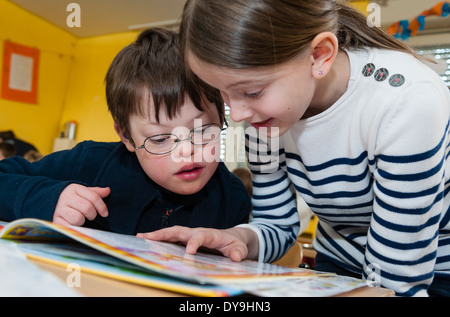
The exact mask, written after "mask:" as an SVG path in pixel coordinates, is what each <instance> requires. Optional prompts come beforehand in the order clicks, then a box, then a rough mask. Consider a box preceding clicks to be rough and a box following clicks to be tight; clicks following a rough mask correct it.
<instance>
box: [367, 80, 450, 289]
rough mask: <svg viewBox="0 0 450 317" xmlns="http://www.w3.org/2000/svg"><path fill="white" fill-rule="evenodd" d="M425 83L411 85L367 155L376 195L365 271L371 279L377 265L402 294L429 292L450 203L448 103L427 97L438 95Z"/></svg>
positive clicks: (384, 282)
mask: <svg viewBox="0 0 450 317" xmlns="http://www.w3.org/2000/svg"><path fill="white" fill-rule="evenodd" d="M423 89H424V88H423V87H422V91H417V92H416V93H413V92H411V91H409V93H410V94H411V96H414V98H406V99H405V100H408V103H405V104H404V105H402V107H399V108H398V109H400V110H399V112H401V113H394V114H393V115H392V117H391V120H390V121H388V122H387V124H386V125H385V126H383V129H382V130H380V131H381V132H380V133H381V135H380V136H379V138H378V141H377V146H376V151H375V155H374V157H373V158H370V157H369V159H370V164H371V165H372V166H374V167H375V168H374V174H373V176H374V196H375V197H374V205H373V214H372V220H371V225H370V230H369V232H368V236H367V247H366V254H365V262H364V263H363V264H364V270H363V272H365V275H366V277H369V279H370V276H368V274H367V272H371V270H377V271H378V274H379V276H380V278H381V284H382V285H383V286H385V287H388V288H391V289H393V290H395V291H396V293H397V295H403V296H413V295H427V288H428V286H429V285H430V284H431V282H432V279H433V277H434V274H435V264H436V257H437V249H438V242H439V230H440V228H439V227H440V221H441V216H442V215H443V214H445V213H446V212H447V210H446V208H445V205H446V204H448V202H447V203H446V202H445V199H446V198H445V193H446V186H447V184H446V178H448V176H447V177H446V171H445V166H446V164H445V162H446V160H447V156H448V152H447V151H448V148H447V147H448V143H449V137H448V131H449V117H448V107H449V105H448V104H445V103H444V102H442V101H440V102H439V99H438V98H436V99H435V100H430V96H436V97H439V96H438V95H439V93H438V92H437V90H436V89H434V88H433V87H428V89H430V92H429V93H423ZM433 92H434V94H433ZM442 99H444V98H441V100H442ZM444 100H445V99H444ZM424 105H426V107H424ZM443 114H447V115H443ZM447 165H448V164H447ZM447 173H448V171H447ZM369 275H370V274H369Z"/></svg>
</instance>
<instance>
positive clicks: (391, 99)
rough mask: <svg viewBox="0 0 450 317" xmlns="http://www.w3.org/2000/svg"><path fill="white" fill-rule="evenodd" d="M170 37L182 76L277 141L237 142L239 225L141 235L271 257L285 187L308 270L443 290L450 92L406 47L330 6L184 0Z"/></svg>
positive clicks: (283, 235)
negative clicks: (244, 156) (246, 177)
mask: <svg viewBox="0 0 450 317" xmlns="http://www.w3.org/2000/svg"><path fill="white" fill-rule="evenodd" d="M180 33H181V36H182V47H183V50H184V57H185V59H186V61H187V64H188V65H189V67H190V70H191V71H192V73H193V76H197V77H199V78H200V79H201V80H203V81H204V82H206V83H207V84H209V85H211V86H213V87H215V88H217V89H219V90H220V91H221V93H222V96H223V98H224V100H225V102H226V103H227V104H228V105H229V106H230V108H231V117H232V119H233V120H235V121H241V120H245V121H246V122H248V123H250V124H251V125H253V127H254V128H255V129H258V130H259V132H263V134H264V137H265V135H266V134H267V136H269V137H270V138H271V139H272V140H273V139H277V142H267V143H268V144H267V146H268V147H270V146H272V145H273V144H278V145H279V146H277V147H272V148H269V149H268V150H266V148H265V147H263V146H261V144H260V143H261V142H263V141H264V140H262V139H264V137H263V138H260V137H256V136H248V137H247V139H248V156H249V167H250V169H251V170H252V174H253V205H254V210H253V219H252V221H251V223H250V224H248V225H241V226H239V227H235V228H232V229H227V230H205V229H202V228H198V229H188V228H180V227H177V228H172V229H168V230H167V229H166V230H163V231H159V232H156V233H153V234H148V235H142V236H143V237H147V238H150V239H159V240H168V241H183V242H185V243H187V252H189V253H194V252H196V250H197V249H198V247H199V246H201V245H203V246H205V247H208V248H215V249H218V250H220V251H221V252H222V253H223V254H224V255H226V256H229V257H231V258H232V259H233V260H236V261H239V260H241V259H243V258H250V259H257V258H258V259H259V260H260V261H268V262H272V261H275V260H276V259H278V258H280V257H281V256H282V255H283V254H284V253H285V252H286V251H287V250H288V249H289V247H290V246H291V245H292V244H293V243H294V242H295V240H296V236H297V232H298V228H299V220H298V215H297V209H296V205H295V190H297V191H298V192H300V193H301V195H302V197H303V199H304V200H305V201H306V202H307V203H308V205H309V206H310V207H311V209H312V211H313V212H314V213H315V214H316V215H317V216H318V218H319V224H318V227H317V232H316V240H315V242H314V246H315V249H316V251H317V252H318V255H317V258H316V263H317V265H316V269H317V270H322V271H332V272H336V273H339V274H345V275H353V276H357V277H363V278H366V279H367V280H368V281H371V282H375V283H377V284H378V285H381V286H383V287H387V288H390V289H392V290H394V291H395V292H396V294H397V295H402V296H412V295H424V296H426V295H439V294H440V295H449V294H450V293H449V291H450V287H449V285H450V222H449V220H450V212H449V211H448V209H449V204H450V195H448V190H447V188H448V186H447V183H448V175H449V171H448V169H449V168H450V162H449V161H448V160H447V147H448V144H449V137H448V128H449V125H448V124H449V116H450V94H449V91H448V88H447V87H446V86H445V85H444V83H443V82H442V81H441V80H440V78H439V77H438V76H437V75H436V74H435V73H433V72H432V71H431V70H430V69H428V68H427V67H426V66H424V64H422V63H421V61H420V60H419V59H418V56H416V54H415V53H414V52H413V51H412V50H411V49H410V48H408V47H407V46H405V45H404V44H402V43H400V42H398V41H396V40H395V39H394V38H392V37H390V36H389V35H387V34H385V33H384V32H383V31H382V30H380V29H379V28H375V27H370V26H368V24H367V22H366V18H365V17H364V15H362V14H360V13H358V12H357V11H356V10H354V9H352V8H350V7H347V6H345V5H343V4H340V3H339V2H338V1H330V0H316V1H306V0H284V1H280V0H230V1H222V0H190V1H188V2H187V4H186V6H185V10H184V14H183V19H182V24H181V29H180ZM260 134H261V133H260ZM254 157H256V159H254ZM274 162H276V163H277V164H275V166H276V168H274V164H273V163H274Z"/></svg>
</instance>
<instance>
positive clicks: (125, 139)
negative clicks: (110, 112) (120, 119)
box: [114, 122, 135, 152]
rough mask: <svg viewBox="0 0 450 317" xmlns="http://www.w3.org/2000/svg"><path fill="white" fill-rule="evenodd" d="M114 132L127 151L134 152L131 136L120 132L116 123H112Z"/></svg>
mask: <svg viewBox="0 0 450 317" xmlns="http://www.w3.org/2000/svg"><path fill="white" fill-rule="evenodd" d="M114 130H116V133H117V135H118V136H119V138H120V141H122V143H123V144H124V145H125V146H126V147H127V149H128V151H130V152H134V151H135V149H134V146H133V142H132V140H131V136H129V135H127V132H125V131H122V130H121V129H120V127H119V125H118V124H117V123H115V122H114Z"/></svg>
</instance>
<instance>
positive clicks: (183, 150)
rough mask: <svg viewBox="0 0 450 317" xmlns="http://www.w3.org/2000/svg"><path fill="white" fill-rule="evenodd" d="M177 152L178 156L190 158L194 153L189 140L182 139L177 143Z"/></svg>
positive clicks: (192, 145)
mask: <svg viewBox="0 0 450 317" xmlns="http://www.w3.org/2000/svg"><path fill="white" fill-rule="evenodd" d="M177 150H178V154H179V155H180V156H186V157H187V156H191V155H192V154H193V153H194V144H192V142H191V139H190V138H186V139H183V140H181V141H180V142H179V143H178V146H177Z"/></svg>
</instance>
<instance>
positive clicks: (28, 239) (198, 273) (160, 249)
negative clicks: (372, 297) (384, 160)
mask: <svg viewBox="0 0 450 317" xmlns="http://www.w3.org/2000/svg"><path fill="white" fill-rule="evenodd" d="M2 226H3V229H2V230H1V231H0V238H2V239H9V240H11V241H15V242H16V243H17V244H18V245H19V246H20V248H21V250H22V251H23V252H24V253H25V254H26V255H27V256H28V257H30V258H33V259H38V260H43V261H47V262H52V263H54V264H59V265H68V264H69V263H76V264H78V265H79V266H80V267H81V271H83V270H85V271H86V272H90V273H95V274H100V275H104V276H108V277H112V278H117V279H120V280H124V281H129V282H133V283H138V284H141V285H147V286H152V287H156V288H161V289H166V290H170V291H175V292H180V293H184V294H188V295H196V296H235V295H241V294H252V295H256V296H333V295H337V294H340V293H344V292H348V291H351V290H354V289H356V288H360V287H364V286H367V284H366V282H365V281H362V280H358V279H353V278H349V277H343V276H338V275H335V274H329V273H321V272H316V271H312V270H306V269H300V268H298V269H295V268H286V267H282V266H277V265H272V264H268V263H258V262H254V261H243V262H239V263H238V262H233V261H232V260H230V259H228V258H225V257H223V256H220V255H215V254H209V253H201V252H200V253H197V254H195V255H187V254H186V253H185V247H184V246H181V245H177V244H171V243H165V242H156V241H149V240H144V239H140V238H137V237H135V236H130V235H123V234H118V233H112V232H106V231H100V230H94V229H89V228H83V227H75V226H70V227H69V226H67V227H66V226H61V225H57V224H54V223H51V222H47V221H43V220H38V219H20V220H16V221H13V222H11V223H0V229H1V227H2Z"/></svg>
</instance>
